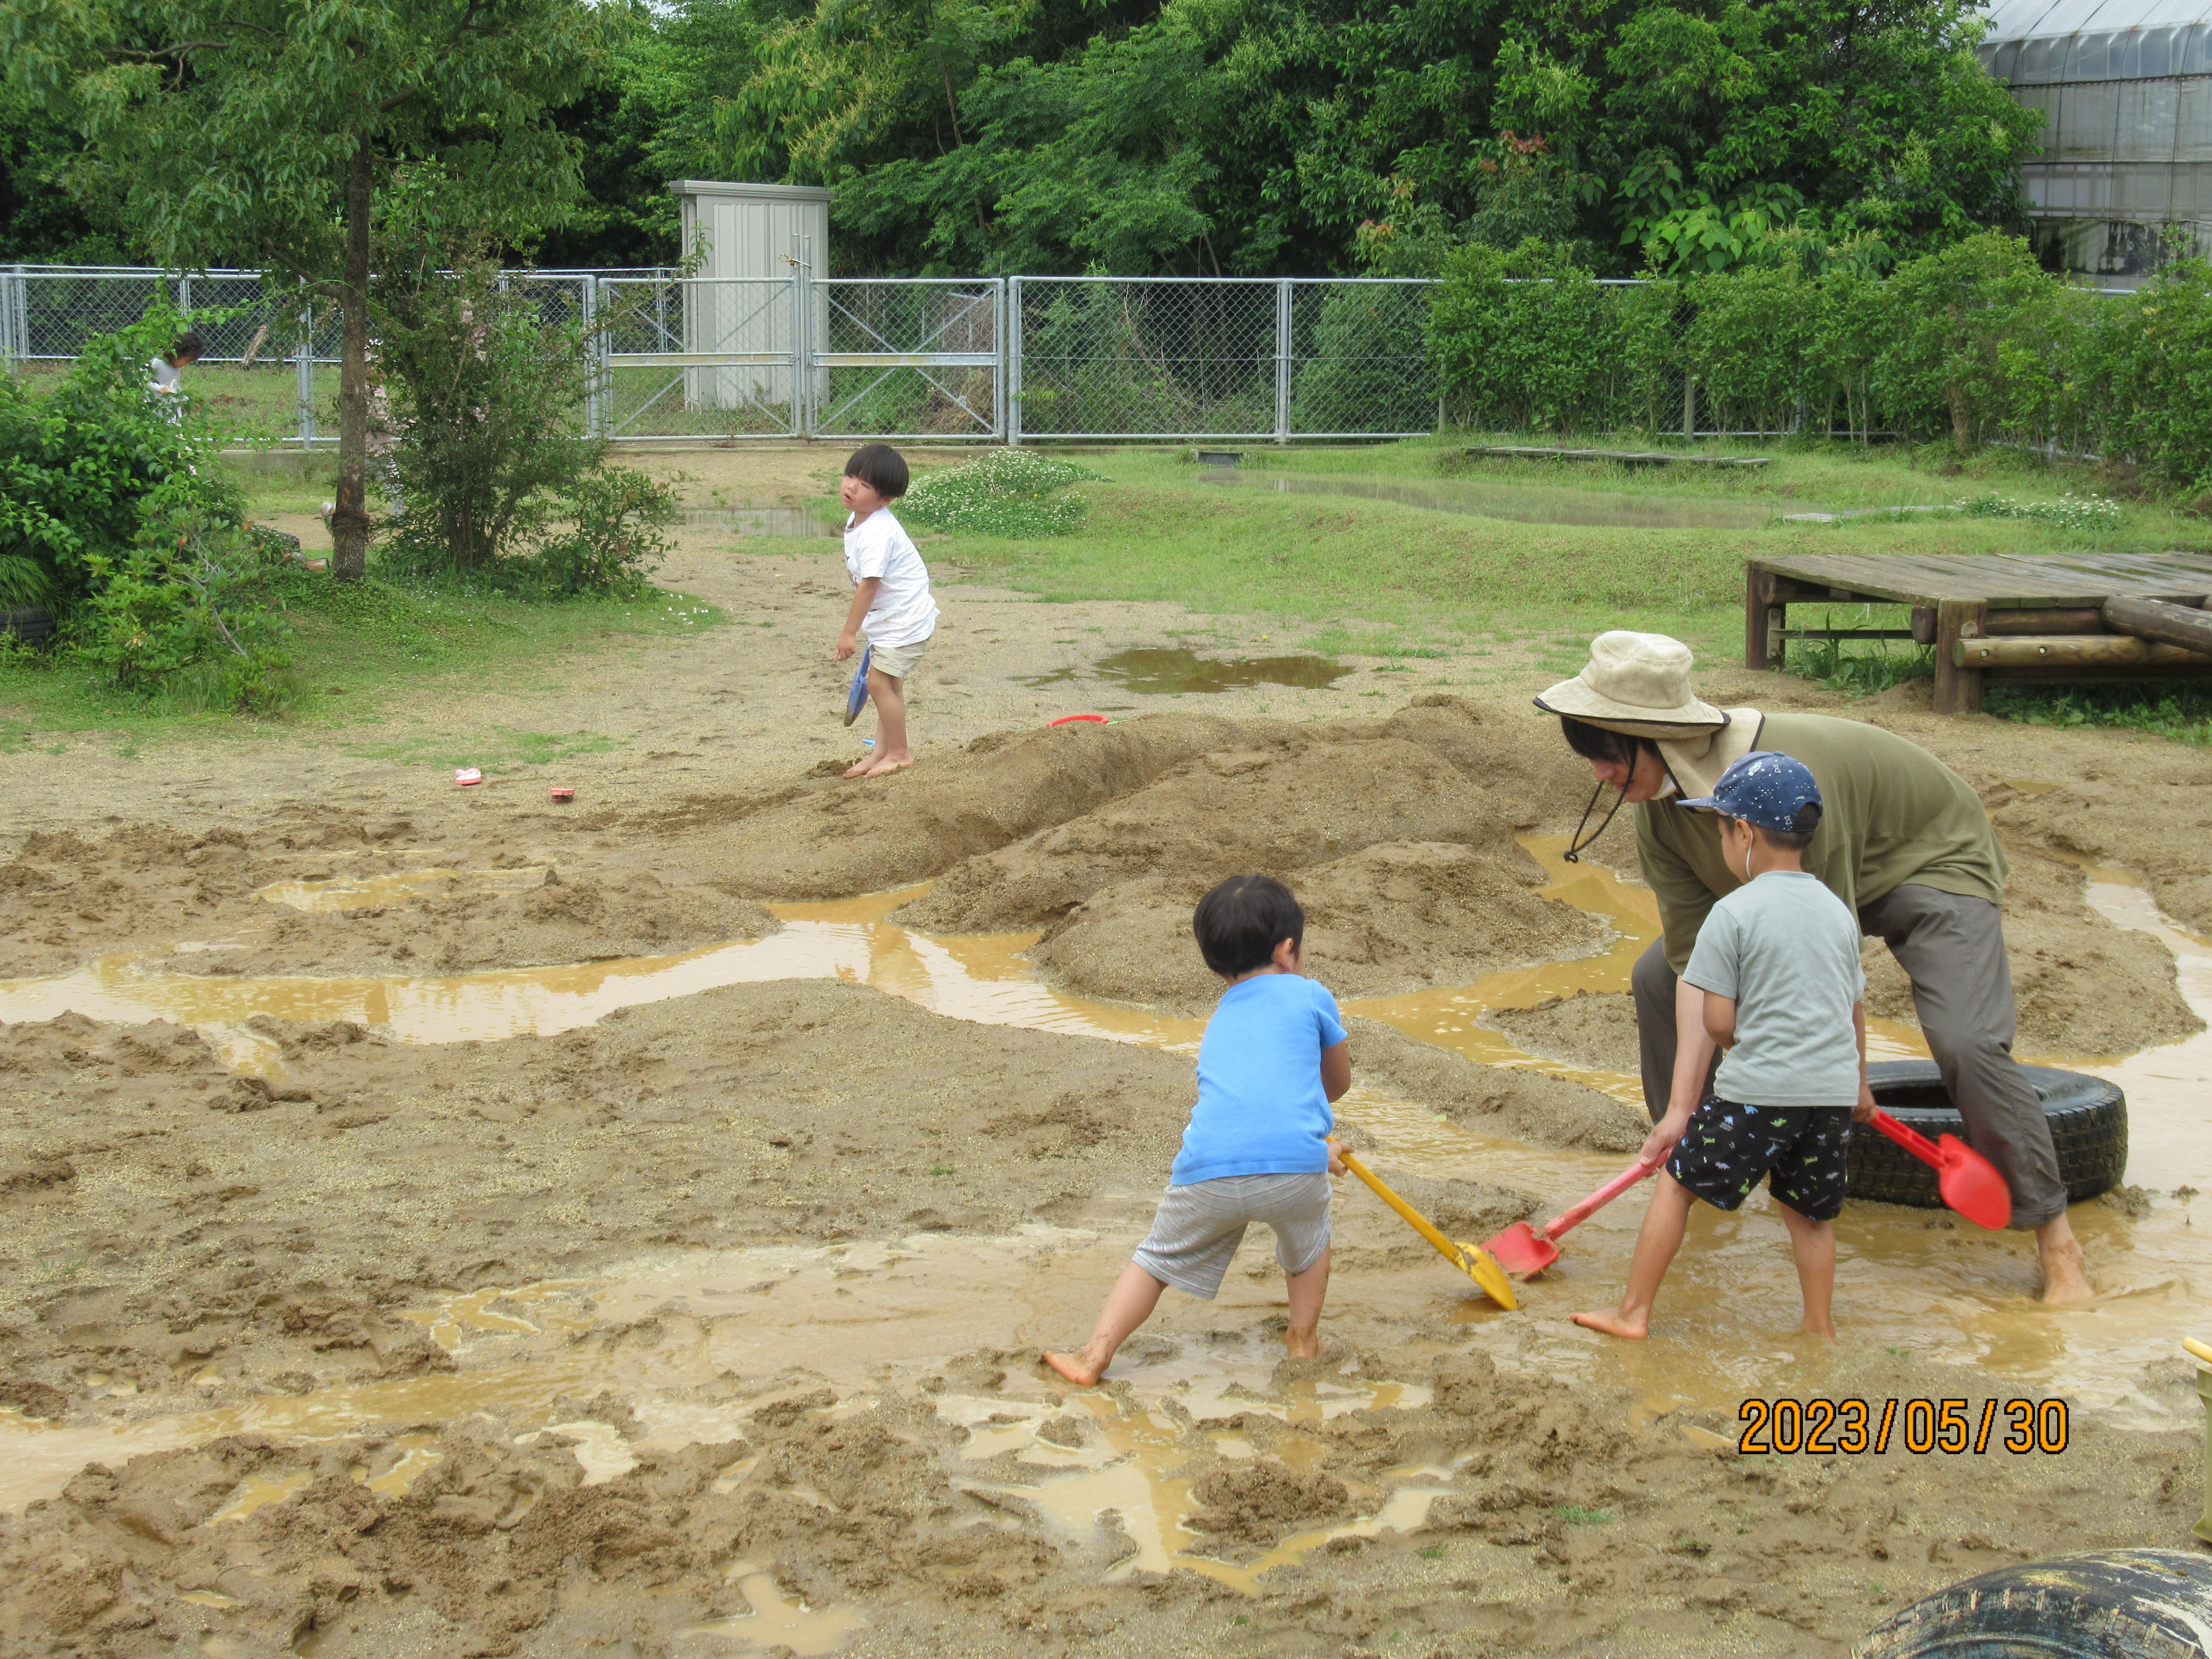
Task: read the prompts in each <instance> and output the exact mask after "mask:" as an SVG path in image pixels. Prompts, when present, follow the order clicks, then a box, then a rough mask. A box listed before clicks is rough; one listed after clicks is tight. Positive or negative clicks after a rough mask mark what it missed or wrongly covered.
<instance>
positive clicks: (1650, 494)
mask: <svg viewBox="0 0 2212 1659" xmlns="http://www.w3.org/2000/svg"><path fill="white" fill-rule="evenodd" d="M1466 442H1467V440H1465V439H1457V440H1453V441H1439V440H1418V441H1405V442H1398V443H1388V444H1375V445H1369V446H1362V447H1329V448H1297V447H1291V448H1286V449H1281V450H1277V449H1273V448H1271V447H1267V446H1265V445H1249V446H1246V447H1244V450H1243V454H1244V457H1245V459H1244V462H1243V465H1241V466H1240V467H1239V468H1238V469H1237V477H1236V479H1235V482H1234V483H1224V482H1222V481H1221V480H1220V477H1219V475H1218V474H1215V473H1213V472H1212V469H1206V468H1201V467H1199V466H1197V465H1194V464H1193V463H1192V461H1191V460H1190V459H1189V455H1190V452H1188V451H1183V452H1180V453H1178V452H1175V451H1169V450H1159V449H1146V450H1135V449H1119V450H1093V451H1089V452H1082V453H1070V452H1064V451H1052V452H1048V453H1054V454H1066V455H1068V456H1069V458H1070V459H1080V460H1081V461H1082V463H1083V464H1084V465H1086V466H1088V467H1090V468H1091V469H1092V470H1093V471H1097V472H1098V473H1099V474H1100V475H1101V477H1100V480H1099V481H1098V482H1097V483H1086V484H1084V485H1082V486H1080V488H1081V489H1082V492H1083V494H1084V495H1085V497H1086V498H1087V499H1088V501H1089V502H1090V508H1091V510H1090V514H1089V518H1088V520H1087V521H1086V522H1085V526H1084V527H1083V528H1082V529H1081V530H1080V531H1079V532H1076V533H1074V534H1072V535H1068V536H1064V537H1044V538H995V537H988V536H981V535H975V534H961V535H957V536H955V537H953V538H951V543H950V547H949V550H950V552H951V556H952V557H954V558H955V559H957V561H958V562H960V563H961V564H962V565H963V567H965V568H969V569H970V570H973V571H975V573H976V574H979V575H985V576H987V578H988V579H989V580H994V581H997V582H1000V583H1003V584H1005V585H1006V586H1012V587H1014V588H1017V589H1019V590H1022V591H1025V592H1034V593H1036V594H1039V595H1040V596H1042V597H1043V598H1045V599H1170V600H1176V601H1178V602H1181V603H1182V604H1185V605H1190V606H1192V607H1193V608H1194V609H1197V610H1200V611H1221V612H1236V613H1241V614H1245V615H1255V614H1256V615H1260V616H1274V617H1280V618H1281V619H1282V626H1283V633H1282V634H1281V635H1279V636H1278V638H1277V639H1276V640H1275V641H1273V643H1277V644H1283V643H1291V642H1294V643H1297V644H1299V645H1303V646H1305V647H1309V648H1311V649H1315V650H1319V651H1324V652H1327V651H1337V650H1357V651H1360V652H1364V653H1370V654H1380V655H1390V654H1404V655H1407V656H1415V657H1418V656H1422V655H1426V654H1431V653H1436V652H1439V651H1442V650H1444V649H1451V650H1455V651H1464V650H1468V649H1470V648H1474V649H1480V647H1483V646H1485V645H1487V644H1491V643H1492V642H1497V643H1508V644H1515V645H1517V646H1519V647H1521V648H1522V649H1524V650H1530V651H1533V652H1534V653H1535V654H1536V655H1537V657H1538V659H1539V660H1540V661H1541V663H1542V664H1543V665H1545V666H1547V668H1551V667H1556V668H1558V669H1559V670H1561V671H1567V672H1571V671H1573V669H1574V668H1575V667H1576V666H1577V665H1579V664H1580V663H1581V661H1582V660H1583V656H1584V653H1585V647H1586V645H1587V642H1588V640H1589V635H1591V634H1592V633H1594V632H1596V631H1599V630H1601V629H1607V628H1634V629H1647V630H1650V631H1653V632H1658V633H1666V634H1672V635H1675V636H1676V637H1678V638H1680V639H1683V640H1686V641H1689V642H1690V643H1691V644H1692V646H1693V647H1695V648H1696V649H1697V650H1698V651H1699V653H1700V654H1701V655H1702V656H1704V657H1705V658H1706V659H1708V660H1717V659H1732V658H1734V657H1735V654H1736V653H1737V652H1738V651H1740V649H1741V637H1742V635H1741V629H1742V615H1743V612H1742V604H1743V599H1742V594H1743V567H1744V561H1745V560H1746V559H1747V558H1749V557H1754V556H1779V555H1785V554H1790V553H1806V552H1830V551H1832V552H1838V553H1893V552H1894V553H1906V552H1915V551H1927V552H1942V553H1946V554H1961V553H2000V552H2023V553H2026V552H2048V551H2054V550H2114V551H2120V550H2154V549H2162V548H2175V547H2193V548H2203V547H2205V546H2208V545H2212V526H2207V525H2206V523H2205V521H2204V520H2201V519H2197V518H2193V517H2188V516H2185V515H2183V514H2181V513H2176V512H2174V511H2172V510H2171V509H2170V508H2168V507H2166V506H2164V505H2163V504H2162V503H2157V502H2145V501H2129V502H2124V503H2122V504H2121V506H2120V511H2119V517H2118V522H2117V523H2115V524H2112V525H2109V526H2105V527H2100V528H2099V529H2096V530H2093V531H2090V530H2076V529H2065V528H2061V527H2058V526H2054V525H2051V524H2049V523H2045V522H2041V521H2039V520H2032V519H2023V518H2002V517H1974V516H1969V515H1967V514H1964V513H1913V514H1895V515H1893V514H1889V513H1877V514H1876V515H1875V516H1871V517H1866V518H1860V519H1854V520H1843V521H1841V522H1837V523H1832V524H1805V523H1788V522H1784V516H1783V515H1784V514H1785V513H1802V512H1810V511H1834V512H1843V511H1850V510H1854V509H1864V508H1876V509H1879V508H1884V507H1904V506H1945V505H1949V504H1951V503H1954V502H1958V501H1981V500H1987V499H1989V498H1993V497H1994V498H2002V499H2006V500H2010V501H2016V502H2051V501H2057V499H2058V498H2059V497H2061V496H2062V495H2090V494H2095V493H2100V492H2101V490H2102V489H2105V488H2106V487H2108V486H2106V484H2105V483H2104V481H2103V480H2102V479H2101V478H2100V477H2098V476H2097V475H2096V474H2095V473H2093V471H2091V470H2090V469H2087V468H2084V467H2073V466H2067V465H2049V464H2045V463H2043V462H2040V461H2039V460H2036V459H2033V458H2027V457H2023V456H2021V455H2018V454H2015V453H2009V452H2004V451H1990V452H1987V453H1984V454H1983V455H1982V456H1979V457H1977V458H1976V459H1974V460H1973V461H1972V462H1971V463H1969V464H1968V465H1966V467H1965V468H1963V469H1960V468H1957V467H1956V466H1955V465H1954V464H1953V463H1952V462H1951V459H1950V457H1949V455H1948V452H1945V451H1942V450H1941V449H1937V448H1931V449H1929V450H1923V451H1912V450H1908V449H1905V448H1902V447H1896V446H1881V447H1857V446H1851V445H1845V444H1832V445H1817V446H1814V445H1807V446H1800V445H1783V446H1772V447H1763V446H1760V445H1757V444H1748V443H1730V444H1728V445H1726V446H1717V445H1716V446H1705V447H1706V448H1708V449H1711V450H1717V451H1721V452H1723V453H1732V454H1764V455H1766V456H1769V457H1770V458H1771V459H1770V460H1769V463H1768V465H1766V466H1765V467H1764V468H1762V469H1759V470H1757V471H1732V470H1723V469H1711V470H1708V469H1692V468H1682V469H1680V470H1676V469H1667V468H1650V469H1637V470H1629V469H1626V468H1622V467H1618V466H1611V465H1593V464H1589V463H1579V462H1534V461H1505V462H1490V461H1474V460H1470V459H1468V458H1467V457H1465V456H1464V454H1463V453H1462V452H1463V450H1464V448H1465V446H1466ZM1276 481H1279V482H1280V483H1282V484H1283V485H1284V486H1285V488H1300V489H1315V490H1318V491H1319V492H1321V493H1310V494H1291V493H1277V491H1276V490H1275V489H1270V488H1268V487H1267V486H1268V484H1269V483H1271V482H1276ZM1332 481H1340V482H1342V483H1344V484H1345V485H1346V489H1345V492H1344V493H1341V494H1334V493H1328V483H1331V482H1332ZM1376 483H1407V484H1418V485H1424V486H1430V487H1433V488H1435V489H1436V490H1437V494H1438V495H1440V496H1447V495H1448V496H1453V497H1454V498H1455V499H1461V500H1471V499H1474V498H1476V497H1482V498H1486V499H1487V500H1488V501H1490V502H1491V503H1492V510H1501V509H1499V508H1498V505H1497V504H1498V503H1506V504H1507V505H1506V506H1505V507H1504V508H1503V509H1502V510H1510V511H1515V512H1528V513H1533V514H1537V515H1541V514H1542V513H1545V512H1547V511H1550V510H1555V509H1559V508H1564V509H1565V511H1566V512H1567V513H1569V514H1570V515H1583V516H1587V515H1588V514H1589V512H1590V511H1591V509H1592V507H1593V505H1594V504H1595V506H1597V507H1599V508H1602V507H1603V505H1604V503H1606V502H1607V501H1611V502H1613V503H1616V504H1618V505H1620V507H1621V509H1622V510H1623V512H1624V513H1631V514H1641V515H1643V516H1645V517H1648V518H1658V519H1662V520H1663V519H1665V518H1666V517H1668V515H1669V514H1670V513H1673V514H1674V515H1676V516H1679V517H1680V518H1684V519H1690V520H1694V519H1696V518H1697V517H1699V515H1700V514H1701V513H1702V514H1703V515H1704V516H1705V517H1706V518H1708V519H1710V520H1715V521H1716V522H1712V523H1708V524H1705V525H1702V526H1701V525H1696V524H1694V523H1692V524H1664V523H1661V524H1651V525H1637V524H1627V525H1623V524H1580V523H1542V522H1527V521H1522V520H1515V519H1508V518H1498V517H1487V516H1477V515H1475V514H1474V513H1463V512H1451V511H1439V510H1436V509H1435V508H1433V507H1424V506H1414V505H1407V504H1402V503H1401V502H1399V501H1389V500H1376V499H1370V498H1368V497H1364V496H1362V495H1358V494H1357V493H1354V492H1356V490H1358V489H1359V488H1361V487H1364V486H1370V485H1373V484H1376ZM1255 486H1257V487H1255ZM1455 492H1456V494H1455ZM1791 614H1792V620H1793V622H1794V623H1798V624H1800V625H1804V626H1812V627H1850V626H1883V627H1889V626H1902V625H1903V618H1904V611H1903V609H1902V607H1873V608H1871V609H1870V608H1868V607H1862V606H1844V605H1838V606H1836V607H1835V608H1834V610H1833V611H1832V613H1830V614H1829V615H1828V616H1827V617H1826V620H1823V619H1822V613H1821V611H1820V610H1819V609H1817V608H1815V607H1797V608H1795V609H1793V611H1792V613H1791ZM1801 652H1802V647H1801ZM1802 662H1803V667H1802V669H1801V671H1807V672H1811V673H1814V674H1815V675H1816V676H1818V677H1820V678H1825V679H1827V680H1829V681H1831V682H1832V683H1834V684H1839V685H1842V686H1844V687H1845V688H1846V689H1850V690H1881V689H1882V688H1883V687H1885V686H1887V685H1889V684H1894V683H1896V681H1897V680H1898V679H1899V678H1910V677H1912V676H1914V675H1916V674H1923V673H1926V672H1929V667H1928V665H1927V662H1926V653H1925V652H1924V651H1917V650H1916V648H1914V647H1910V645H1909V643H1908V644H1906V645H1905V646H1904V647H1900V648H1899V649H1896V650H1893V651H1890V652H1888V653H1882V652H1881V648H1880V647H1857V646H1855V647H1850V651H1849V652H1847V653H1842V654H1838V653H1826V655H1825V656H1822V657H1817V658H1816V657H1814V656H1813V655H1811V654H1810V653H1804V654H1803V655H1802ZM1996 702H1997V703H1998V704H1999V705H2000V706H2001V708H2002V712H2005V713H2007V714H2012V715H2014V716H2015V717H2030V718H2045V719H2060V720H2067V721H2069V723H2070V722H2074V721H2102V720H2117V721H2118V722H2119V723H2124V724H2129V725H2144V724H2148V725H2149V726H2150V728H2151V729H2154V730H2162V731H2166V732H2167V733H2168V734H2169V735H2175V736H2190V737H2192V738H2194V739H2195V740H2197V741H2203V740H2206V738H2208V737H2212V724H2208V717H2212V699H2208V698H2207V697H2206V696H2204V694H2203V692H2201V691H2197V690H2189V689H2177V688H2175V687H2172V686H2161V687H2145V688H2126V689H2124V690H2123V691H2122V692H2120V693H2119V694H2117V695H2115V694H2112V693H2111V692H2109V691H2106V690H2096V691H2087V690H2073V691H2051V690H2040V689H2039V690H2034V691H2032V692H2030V691H2016V692H2011V693H2008V694H2007V695H2006V696H2002V697H2000V698H1998V699H1996Z"/></svg>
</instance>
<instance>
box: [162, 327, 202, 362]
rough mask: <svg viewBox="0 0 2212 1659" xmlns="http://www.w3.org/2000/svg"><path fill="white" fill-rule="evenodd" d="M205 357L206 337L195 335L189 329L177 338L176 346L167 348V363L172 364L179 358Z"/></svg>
mask: <svg viewBox="0 0 2212 1659" xmlns="http://www.w3.org/2000/svg"><path fill="white" fill-rule="evenodd" d="M204 356H207V338H206V337H205V336H204V335H201V334H197V333H195V332H193V331H191V330H189V329H187V330H186V331H185V332H184V333H182V334H179V336H177V343H176V344H174V345H173V346H171V347H170V348H169V361H170V362H176V361H177V359H178V358H179V357H204Z"/></svg>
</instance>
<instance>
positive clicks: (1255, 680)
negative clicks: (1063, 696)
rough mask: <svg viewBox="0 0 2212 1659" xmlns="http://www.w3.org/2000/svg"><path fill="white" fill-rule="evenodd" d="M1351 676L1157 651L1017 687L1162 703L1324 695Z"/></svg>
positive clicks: (1180, 650)
mask: <svg viewBox="0 0 2212 1659" xmlns="http://www.w3.org/2000/svg"><path fill="white" fill-rule="evenodd" d="M1350 672H1352V670H1351V668H1350V667H1349V666H1347V665H1346V664H1343V663H1340V662H1336V661H1334V660H1332V659H1329V658H1328V657H1316V656H1285V657H1229V658H1219V657H1201V656H1200V655H1199V654H1198V653H1196V652H1195V651H1193V650H1190V649H1188V647H1182V646H1173V647H1168V646H1159V647H1138V648H1136V649H1133V650H1128V651H1116V652H1115V653H1113V654H1112V655H1111V656H1108V657H1101V658H1100V659H1098V660H1097V662H1094V663H1085V664H1079V665H1075V666H1073V667H1069V668H1062V669H1058V670H1055V671H1054V672H1052V673H1049V674H1037V675H1033V676H1030V677H1029V678H1024V680H1023V681H1022V684H1024V685H1060V684H1066V682H1068V681H1070V680H1079V679H1082V680H1088V679H1097V680H1103V681H1105V682H1106V683H1107V684H1110V685H1114V686H1116V687H1118V688H1119V689H1121V690H1124V691H1134V692H1139V693H1140V694H1142V695H1143V696H1148V697H1165V696H1184V695H1186V694H1188V693H1198V694H1201V695H1202V694H1205V693H1208V692H1214V691H1244V690H1250V689H1251V688H1252V687H1254V686H1255V685H1290V686H1300V687H1304V689H1306V690H1327V689H1328V687H1330V686H1332V685H1334V684H1336V683H1337V682H1338V681H1339V680H1340V679H1342V678H1344V677H1345V676H1346V674H1349V673H1350Z"/></svg>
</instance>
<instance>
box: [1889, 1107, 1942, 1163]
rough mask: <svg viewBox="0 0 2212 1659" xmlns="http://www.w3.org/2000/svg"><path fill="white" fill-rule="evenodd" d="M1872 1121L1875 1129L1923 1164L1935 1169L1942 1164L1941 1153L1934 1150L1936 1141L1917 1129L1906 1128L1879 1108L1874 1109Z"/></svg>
mask: <svg viewBox="0 0 2212 1659" xmlns="http://www.w3.org/2000/svg"><path fill="white" fill-rule="evenodd" d="M1873 1122H1874V1127H1875V1128H1876V1129H1879V1130H1880V1131H1881V1133H1883V1134H1885V1135H1887V1136H1888V1137H1889V1138H1890V1139H1892V1140H1893V1141H1895V1142H1896V1143H1897V1144H1898V1145H1899V1146H1902V1147H1904V1148H1905V1151H1906V1152H1910V1153H1911V1154H1912V1155H1913V1157H1915V1158H1918V1159H1919V1160H1920V1161H1921V1162H1922V1163H1923V1164H1930V1165H1933V1166H1934V1167H1935V1168H1937V1169H1941V1168H1942V1166H1943V1155H1942V1153H1941V1152H1938V1151H1936V1143H1935V1142H1934V1141H1932V1140H1930V1139H1928V1137H1927V1136H1926V1135H1923V1134H1922V1133H1920V1132H1919V1131H1918V1130H1917V1129H1908V1128H1906V1127H1905V1126H1904V1125H1903V1124H1902V1123H1899V1121H1897V1120H1896V1119H1895V1118H1893V1117H1892V1116H1891V1115H1889V1114H1888V1113H1887V1112H1885V1111H1883V1110H1881V1109H1880V1108H1876V1109H1875V1115H1874V1119H1873Z"/></svg>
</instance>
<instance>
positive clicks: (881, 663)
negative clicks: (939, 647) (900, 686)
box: [868, 640, 929, 680]
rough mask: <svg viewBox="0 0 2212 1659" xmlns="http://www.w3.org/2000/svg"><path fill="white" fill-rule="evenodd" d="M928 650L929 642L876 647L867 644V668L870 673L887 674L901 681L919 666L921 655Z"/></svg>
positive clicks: (917, 641)
mask: <svg viewBox="0 0 2212 1659" xmlns="http://www.w3.org/2000/svg"><path fill="white" fill-rule="evenodd" d="M928 649H929V641H927V640H916V641H915V642H914V643H913V644H912V645H878V644H877V643H876V642H875V641H872V640H871V641H869V642H868V668H869V670H870V671H871V672H873V673H878V674H888V675H890V678H893V679H895V680H902V679H904V678H906V677H907V676H908V675H909V674H911V673H913V672H914V671H915V669H917V668H919V667H921V656H922V653H923V652H925V651H927V650H928Z"/></svg>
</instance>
